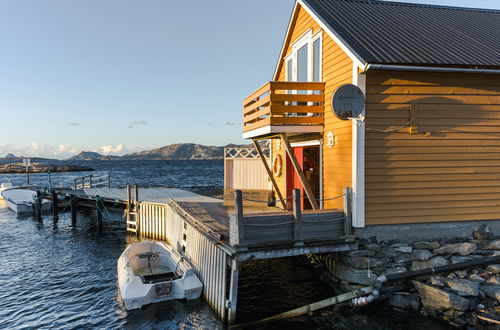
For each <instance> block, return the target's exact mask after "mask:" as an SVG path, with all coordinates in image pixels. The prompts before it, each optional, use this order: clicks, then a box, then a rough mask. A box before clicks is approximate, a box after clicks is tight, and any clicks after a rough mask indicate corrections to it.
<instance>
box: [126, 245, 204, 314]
mask: <svg viewBox="0 0 500 330" xmlns="http://www.w3.org/2000/svg"><path fill="white" fill-rule="evenodd" d="M117 268H118V269H117V270H118V286H119V288H120V294H121V297H122V300H123V302H124V303H125V308H126V309H127V310H131V309H137V308H141V307H142V306H144V305H147V304H151V303H156V302H160V301H166V300H173V299H187V300H191V299H197V298H199V297H200V296H201V292H202V290H203V284H202V283H201V281H200V280H199V279H198V277H197V276H196V274H195V272H194V269H193V268H192V267H191V265H190V264H189V263H188V262H187V260H185V259H184V258H183V257H182V256H180V255H179V253H177V252H176V251H174V250H173V249H172V248H171V247H170V246H168V245H167V244H166V243H163V242H150V241H144V242H139V243H135V244H131V245H129V246H128V247H127V248H126V249H125V251H123V253H122V255H121V256H120V258H119V259H118V266H117Z"/></svg>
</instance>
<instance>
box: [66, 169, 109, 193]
mask: <svg viewBox="0 0 500 330" xmlns="http://www.w3.org/2000/svg"><path fill="white" fill-rule="evenodd" d="M97 187H108V188H110V187H111V173H108V174H103V175H99V176H94V174H89V175H84V176H81V177H79V178H75V179H74V180H73V188H74V189H75V190H78V189H84V188H97Z"/></svg>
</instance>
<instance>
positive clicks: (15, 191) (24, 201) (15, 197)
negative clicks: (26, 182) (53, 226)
mask: <svg viewBox="0 0 500 330" xmlns="http://www.w3.org/2000/svg"><path fill="white" fill-rule="evenodd" d="M0 195H1V196H2V197H3V198H4V199H5V201H6V202H7V206H8V207H9V208H10V209H11V210H12V211H14V212H16V213H19V214H27V213H34V212H35V198H36V191H34V190H33V189H32V187H29V188H24V187H23V188H10V189H5V190H3V191H2V192H0ZM51 206H52V202H51V201H50V200H48V199H42V204H41V211H42V212H47V211H49V210H50V208H51Z"/></svg>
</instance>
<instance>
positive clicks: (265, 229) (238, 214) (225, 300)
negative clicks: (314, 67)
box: [53, 186, 357, 323]
mask: <svg viewBox="0 0 500 330" xmlns="http://www.w3.org/2000/svg"><path fill="white" fill-rule="evenodd" d="M53 194H55V197H56V198H61V197H64V198H65V199H66V200H67V201H71V210H72V215H74V221H76V212H77V209H78V205H79V204H80V203H82V205H83V206H87V207H88V206H92V205H94V204H95V205H96V206H97V208H98V212H97V214H98V218H99V216H100V213H101V212H100V210H99V202H101V204H102V205H108V206H113V207H121V208H122V209H124V210H125V215H126V223H127V226H126V227H127V230H128V231H129V232H130V233H131V234H136V235H137V236H140V237H141V238H150V239H154V240H162V241H166V242H168V243H169V244H170V245H171V246H172V247H174V248H175V249H176V250H177V251H178V252H179V253H181V255H183V256H184V257H185V258H186V259H187V260H189V261H190V262H191V264H192V265H193V267H194V269H195V271H196V273H197V275H198V276H199V278H200V279H201V281H202V282H203V284H204V290H203V297H204V299H205V301H206V302H207V303H208V304H209V305H210V307H211V308H212V309H213V310H214V311H215V312H216V313H217V315H218V316H219V317H220V318H221V319H222V320H223V321H227V322H229V323H234V322H235V320H236V313H237V302H238V280H239V269H240V266H241V264H242V263H244V262H246V261H249V260H259V259H260V260H262V259H272V258H280V257H291V256H299V255H305V254H311V253H329V252H339V251H349V250H354V249H356V248H357V241H356V240H355V239H354V237H353V236H352V235H350V234H351V225H350V224H351V218H350V205H351V203H350V193H349V190H346V191H345V193H344V195H343V196H339V197H341V198H344V205H345V211H344V210H310V211H301V209H300V198H302V197H301V196H299V194H298V191H296V192H295V194H294V196H293V205H294V208H293V211H282V210H280V209H278V208H275V207H269V206H267V205H263V206H261V207H255V206H250V207H247V206H245V207H244V206H243V205H244V198H243V196H242V193H241V191H239V190H236V191H235V200H234V206H224V204H223V201H222V200H219V199H215V198H211V197H205V196H201V195H198V194H195V193H193V192H189V191H185V190H180V189H174V188H141V189H139V188H138V187H137V186H135V187H134V188H132V187H130V186H128V187H127V188H126V189H118V188H107V187H101V188H92V187H88V188H82V189H76V190H74V189H59V190H54V191H53ZM53 196H54V195H53ZM54 214H57V212H56V213H54ZM101 221H102V220H101Z"/></svg>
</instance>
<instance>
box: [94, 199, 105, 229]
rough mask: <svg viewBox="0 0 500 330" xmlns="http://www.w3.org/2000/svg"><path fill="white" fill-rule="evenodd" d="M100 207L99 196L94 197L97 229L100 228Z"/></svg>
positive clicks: (100, 200)
mask: <svg viewBox="0 0 500 330" xmlns="http://www.w3.org/2000/svg"><path fill="white" fill-rule="evenodd" d="M101 205H103V203H102V199H101V196H99V195H96V196H95V206H96V211H97V227H99V228H101V227H102V211H101Z"/></svg>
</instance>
